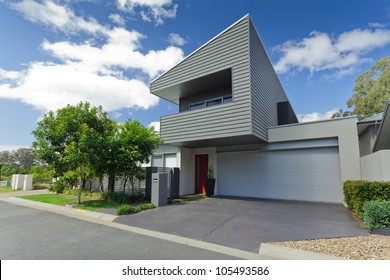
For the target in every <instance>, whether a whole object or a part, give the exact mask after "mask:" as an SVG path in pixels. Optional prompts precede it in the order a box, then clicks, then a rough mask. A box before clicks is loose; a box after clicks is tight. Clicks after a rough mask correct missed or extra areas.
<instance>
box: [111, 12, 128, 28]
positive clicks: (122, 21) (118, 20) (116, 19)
mask: <svg viewBox="0 0 390 280" xmlns="http://www.w3.org/2000/svg"><path fill="white" fill-rule="evenodd" d="M109 19H110V20H111V21H112V22H113V23H116V24H118V25H121V26H122V25H125V24H126V21H125V19H124V18H123V17H121V15H119V14H111V15H110V16H109Z"/></svg>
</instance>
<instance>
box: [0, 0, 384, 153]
mask: <svg viewBox="0 0 390 280" xmlns="http://www.w3.org/2000/svg"><path fill="white" fill-rule="evenodd" d="M248 13H249V14H250V16H251V19H252V21H253V22H254V24H255V26H256V28H257V31H258V33H259V35H260V37H261V39H262V42H263V44H264V46H265V48H266V50H267V52H268V55H269V56H270V59H271V61H272V63H273V64H274V67H275V69H276V71H277V73H278V76H279V79H280V81H281V83H282V85H283V87H284V89H285V91H286V93H287V96H288V97H289V99H290V101H291V103H292V106H293V108H294V110H295V112H296V114H298V116H299V119H300V120H302V121H311V120H319V119H324V118H329V117H330V116H331V115H332V113H333V112H335V110H337V109H338V108H343V109H347V108H346V105H345V103H346V100H347V99H348V98H349V97H350V96H351V95H352V93H353V91H352V88H353V85H354V79H355V77H356V76H357V75H358V74H359V73H361V72H363V71H365V70H367V69H368V68H369V67H370V65H371V64H372V63H373V62H375V61H376V60H378V59H380V58H381V57H384V56H388V55H389V54H390V2H389V1H388V0H371V1H360V0H355V1H342V0H338V1H335V0H328V1H312V0H289V1H287V0H285V1H281V0H273V1H271V0H257V1H255V0H228V1H227V0H180V1H179V0H112V1H103V0H95V1H94V0H84V1H83V0H63V1H60V0H58V1H55V0H46V1H30V0H23V1H20V0H18V1H8V0H0V150H6V149H15V148H18V147H28V146H30V145H31V143H32V141H33V140H34V138H33V136H32V135H31V131H32V130H34V129H35V128H36V125H37V121H38V120H39V119H40V118H41V117H42V115H43V114H44V113H45V112H47V111H49V110H56V109H58V108H60V107H63V106H65V105H66V104H68V103H70V104H76V103H78V102H79V101H85V100H86V101H89V102H91V103H92V104H93V105H102V106H103V108H104V109H105V110H106V111H108V112H109V115H110V117H111V118H112V119H114V120H117V121H119V122H123V121H125V120H126V119H127V118H128V117H131V118H133V119H138V120H140V121H141V122H142V123H143V124H144V125H150V124H152V123H155V122H158V121H159V118H160V116H163V115H168V114H173V113H176V112H177V107H176V106H175V105H172V104H170V103H168V102H166V101H164V100H159V99H158V98H156V97H154V96H152V95H150V94H149V89H148V87H149V82H150V81H151V80H153V79H154V78H155V77H156V76H157V75H158V74H159V73H162V72H163V71H166V70H168V69H169V68H171V67H172V66H173V65H175V64H176V63H177V62H179V61H180V60H181V59H183V58H184V57H185V56H186V55H188V54H190V53H191V52H192V51H194V50H195V49H197V48H198V47H199V46H201V45H202V44H204V43H205V42H207V41H208V40H210V39H211V38H213V37H214V36H215V35H217V34H218V33H220V32H221V31H223V30H224V29H225V28H227V27H228V26H230V25H231V24H232V23H234V22H236V21H237V20H239V19H240V18H242V17H243V16H245V15H246V14H248Z"/></svg>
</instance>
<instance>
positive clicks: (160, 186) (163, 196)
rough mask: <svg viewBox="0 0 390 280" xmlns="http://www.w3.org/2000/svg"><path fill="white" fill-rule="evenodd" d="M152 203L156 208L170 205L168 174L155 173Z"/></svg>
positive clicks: (153, 175) (153, 176)
mask: <svg viewBox="0 0 390 280" xmlns="http://www.w3.org/2000/svg"><path fill="white" fill-rule="evenodd" d="M151 201H152V203H153V204H154V205H155V206H156V207H159V206H164V205H167V204H168V174H167V173H153V174H152V197H151Z"/></svg>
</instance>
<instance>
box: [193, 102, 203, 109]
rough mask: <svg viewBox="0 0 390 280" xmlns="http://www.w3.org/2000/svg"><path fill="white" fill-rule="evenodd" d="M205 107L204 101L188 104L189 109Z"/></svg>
mask: <svg viewBox="0 0 390 280" xmlns="http://www.w3.org/2000/svg"><path fill="white" fill-rule="evenodd" d="M204 107H205V104H204V102H202V103H196V104H192V105H190V110H197V109H202V108H204Z"/></svg>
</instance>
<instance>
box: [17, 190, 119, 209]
mask: <svg viewBox="0 0 390 280" xmlns="http://www.w3.org/2000/svg"><path fill="white" fill-rule="evenodd" d="M20 198H24V199H28V200H33V201H38V202H44V203H50V204H55V205H66V204H75V203H76V202H77V196H75V195H67V194H38V195H28V196H21V197H20ZM81 203H82V204H80V205H78V206H76V208H80V209H84V210H91V211H95V210H100V209H104V208H112V207H118V206H119V204H118V203H115V202H111V201H106V200H102V199H100V196H99V195H82V196H81Z"/></svg>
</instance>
